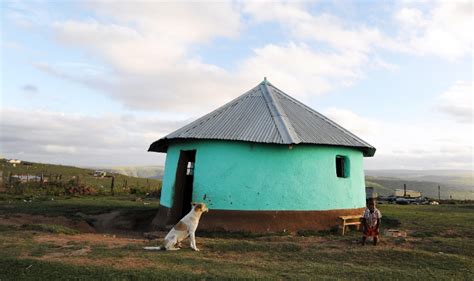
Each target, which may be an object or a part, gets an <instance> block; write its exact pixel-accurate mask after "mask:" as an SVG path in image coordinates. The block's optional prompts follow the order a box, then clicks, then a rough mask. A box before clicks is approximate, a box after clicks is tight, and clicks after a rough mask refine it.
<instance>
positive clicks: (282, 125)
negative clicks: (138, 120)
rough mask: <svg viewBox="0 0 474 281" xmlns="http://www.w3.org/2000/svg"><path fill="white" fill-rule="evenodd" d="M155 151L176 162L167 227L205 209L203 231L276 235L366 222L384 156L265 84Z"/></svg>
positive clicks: (167, 179) (163, 207)
mask: <svg viewBox="0 0 474 281" xmlns="http://www.w3.org/2000/svg"><path fill="white" fill-rule="evenodd" d="M149 151H155V152H163V153H167V155H166V163H165V173H164V177H163V187H162V190H161V202H160V208H159V211H158V215H157V216H156V217H155V219H154V222H153V223H154V224H155V225H157V226H158V227H165V226H166V225H170V224H174V223H176V222H177V221H179V219H181V218H182V217H183V216H184V215H185V214H186V213H187V212H188V211H189V210H190V207H191V206H190V203H191V202H193V201H196V202H204V203H206V204H207V206H208V208H209V213H207V214H205V215H204V216H203V217H202V218H201V222H200V225H199V229H206V230H226V231H254V232H267V231H269V232H275V231H285V230H286V231H296V230H322V229H329V228H331V227H334V226H335V225H336V224H337V218H338V217H339V216H342V215H354V214H361V213H362V211H363V208H364V207H365V182H364V170H363V158H364V157H370V156H373V155H374V153H375V148H374V147H372V146H371V145H369V144H368V143H366V142H364V141H363V140H361V139H360V138H358V137H357V136H355V135H354V134H352V133H350V132H349V131H347V130H345V129H344V128H342V127H341V126H339V125H338V124H336V123H334V122H333V121H331V120H329V119H328V118H327V117H325V116H323V115H321V114H320V113H318V112H316V111H315V110H313V109H311V108H309V107H308V106H306V105H304V104H302V103H301V102H299V101H297V100H295V99H294V98H292V97H290V96H289V95H287V94H285V93H283V92H282V91H281V90H279V89H278V88H276V87H275V86H273V85H272V84H271V83H269V82H268V81H266V79H265V80H264V81H263V82H262V83H260V84H259V85H257V86H256V87H255V88H253V89H251V90H250V91H248V92H246V93H245V94H243V95H242V96H240V97H238V98H236V99H234V100H233V101H231V102H229V103H227V104H225V105H223V106H222V107H220V108H218V109H216V110H214V111H212V112H211V113H209V114H207V115H205V116H203V117H201V118H199V119H197V120H196V121H194V122H192V123H190V124H188V125H186V126H184V127H182V128H181V129H179V130H177V131H175V132H172V133H170V134H169V135H167V136H165V137H163V138H161V139H159V140H157V141H155V142H154V143H153V144H152V145H151V146H150V149H149Z"/></svg>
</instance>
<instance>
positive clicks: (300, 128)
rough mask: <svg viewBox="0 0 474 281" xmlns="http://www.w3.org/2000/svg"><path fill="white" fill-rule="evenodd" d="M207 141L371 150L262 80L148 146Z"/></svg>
mask: <svg viewBox="0 0 474 281" xmlns="http://www.w3.org/2000/svg"><path fill="white" fill-rule="evenodd" d="M192 139H207V140H230V141H246V142H255V143H268V144H286V145H289V144H318V145H330V146H345V147H354V148H357V149H359V150H361V151H362V152H363V153H364V156H373V155H374V153H375V148H374V147H373V146H371V145H370V144H368V143H366V142H365V141H363V140H362V139H360V138H358V137H357V136H355V135H354V134H352V133H351V132H349V131H348V130H346V129H344V128H342V127H341V126H339V125H338V124H336V123H335V122H333V121H331V120H329V119H328V118H327V117H325V116H324V115H322V114H320V113H319V112H317V111H315V110H313V109H311V108H309V107H308V106H306V105H304V104H303V103H301V102H299V101H297V100H296V99H294V98H292V97H290V96H289V95H287V94H285V93H284V92H282V91H281V90H279V89H278V88H276V87H275V86H273V85H272V84H271V83H270V82H268V81H267V80H266V79H265V80H264V81H263V82H262V83H260V84H259V85H257V86H256V87H255V88H253V89H251V90H250V91H248V92H246V93H245V94H243V95H241V96H240V97H238V98H236V99H234V100H232V101H230V102H229V103H227V104H225V105H223V106H221V107H219V108H218V109H216V110H214V111H212V112H211V113H209V114H206V115H204V116H203V117H201V118H199V119H197V120H196V121H194V122H191V123H189V124H188V125H186V126H184V127H182V128H180V129H178V130H176V131H174V132H172V133H170V134H169V135H167V136H165V137H163V138H161V139H159V140H157V141H155V142H154V143H152V144H151V146H150V148H149V150H148V151H156V152H166V150H167V148H168V145H169V144H170V143H172V142H174V141H180V140H192Z"/></svg>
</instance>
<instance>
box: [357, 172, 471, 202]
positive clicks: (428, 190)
mask: <svg viewBox="0 0 474 281" xmlns="http://www.w3.org/2000/svg"><path fill="white" fill-rule="evenodd" d="M365 175H366V186H372V187H374V188H375V190H376V191H377V192H378V193H379V194H381V195H390V194H393V192H394V190H395V189H399V188H403V184H406V185H407V189H412V190H417V191H420V192H421V193H422V194H423V196H427V197H431V198H438V185H439V186H441V198H442V199H449V198H453V199H469V200H474V179H473V175H474V173H473V171H469V170H367V171H365Z"/></svg>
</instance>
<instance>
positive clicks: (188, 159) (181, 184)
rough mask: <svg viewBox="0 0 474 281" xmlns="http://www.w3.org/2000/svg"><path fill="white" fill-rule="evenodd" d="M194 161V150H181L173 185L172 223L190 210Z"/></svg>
mask: <svg viewBox="0 0 474 281" xmlns="http://www.w3.org/2000/svg"><path fill="white" fill-rule="evenodd" d="M195 161H196V150H182V151H181V152H180V155H179V160H178V167H177V169H176V180H175V186H174V198H173V211H172V213H173V214H172V220H173V223H176V222H178V221H179V220H180V219H181V218H182V217H184V216H185V215H186V214H187V213H188V212H189V211H191V201H192V198H193V182H194V163H195Z"/></svg>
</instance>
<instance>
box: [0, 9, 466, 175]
mask: <svg viewBox="0 0 474 281" xmlns="http://www.w3.org/2000/svg"><path fill="white" fill-rule="evenodd" d="M0 2H1V4H0V5H1V8H0V16H1V37H0V44H1V56H0V60H1V61H0V62H1V63H0V67H1V69H0V72H1V80H0V82H1V88H0V91H1V95H0V104H1V109H0V110H1V111H0V118H1V119H0V155H1V156H3V157H5V158H17V159H22V160H29V161H36V162H44V163H56V164H67V165H76V166H92V167H99V166H145V165H163V164H164V159H165V157H166V155H165V154H162V153H154V152H147V150H148V147H149V145H150V144H151V143H152V142H154V141H155V140H157V139H159V138H161V137H163V136H165V135H166V134H168V133H170V132H172V131H174V130H175V129H178V128H180V127H181V126H183V125H185V124H187V123H189V122H191V121H193V120H195V119H196V118H198V117H200V116H202V115H204V114H206V113H208V112H210V111H211V110H213V109H215V108H217V107H219V106H220V105H222V104H224V103H225V102H227V101H230V100H231V99H233V98H235V97H237V96H239V95H241V94H243V93H245V92H246V91H248V90H249V89H251V88H253V87H254V86H256V85H257V84H258V83H260V82H261V81H262V80H263V77H267V78H268V80H269V81H270V82H271V83H272V84H274V85H275V86H277V87H278V88H280V89H281V90H283V91H284V92H286V93H287V94H289V95H291V96H293V97H294V98H296V99H298V100H300V101H302V102H303V103H305V104H307V105H308V106H310V107H311V108H313V109H315V110H316V111H318V112H321V113H322V114H324V115H326V116H327V117H329V118H330V119H332V120H334V121H335V122H337V123H338V124H340V125H342V126H343V127H345V128H346V129H348V130H350V131H351V132H353V133H355V134H356V135H358V136H359V137H360V138H362V139H363V140H365V141H367V142H368V143H370V144H371V145H373V146H374V147H376V148H377V152H376V154H375V156H374V157H371V158H365V162H364V165H365V168H366V169H471V170H472V169H473V162H474V160H473V157H474V156H473V135H474V134H473V119H474V118H473V46H472V45H473V35H472V34H473V28H474V25H473V17H474V11H473V2H472V1H433V2H432V1H375V0H373V1H363V0H361V1H306V2H296V1H282V2H276V1H271V2H270V1H268V2H267V1H245V2H243V1H226V2H224V1H222V2H221V1H219V2H218V1H213V2H210V1H209V2H197V1H193V2H183V1H172V2H171V1H170V2H159V1H127V0H122V1H99V0H96V1H0Z"/></svg>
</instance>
